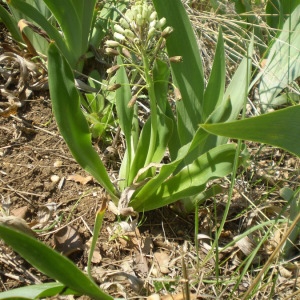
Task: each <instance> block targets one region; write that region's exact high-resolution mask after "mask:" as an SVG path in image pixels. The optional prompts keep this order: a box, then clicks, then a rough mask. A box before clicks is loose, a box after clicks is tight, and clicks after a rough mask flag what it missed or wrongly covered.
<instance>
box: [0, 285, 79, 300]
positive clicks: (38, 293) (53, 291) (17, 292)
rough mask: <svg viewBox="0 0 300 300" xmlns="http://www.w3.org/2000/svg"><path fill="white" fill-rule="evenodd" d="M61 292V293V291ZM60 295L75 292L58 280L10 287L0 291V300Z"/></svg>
mask: <svg viewBox="0 0 300 300" xmlns="http://www.w3.org/2000/svg"><path fill="white" fill-rule="evenodd" d="M62 292H63V293H62ZM60 293H62V294H61V295H76V294H78V293H77V292H75V291H73V290H70V289H69V288H66V287H65V285H63V284H61V283H59V282H47V283H42V284H35V285H29V286H24V287H20V288H16V289H12V290H9V291H6V292H2V293H0V300H8V299H9V300H13V299H31V300H32V299H36V298H44V297H51V296H56V295H59V294H60Z"/></svg>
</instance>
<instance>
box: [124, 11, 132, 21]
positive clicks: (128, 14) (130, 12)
mask: <svg viewBox="0 0 300 300" xmlns="http://www.w3.org/2000/svg"><path fill="white" fill-rule="evenodd" d="M125 17H126V18H127V19H128V21H133V20H134V15H133V12H132V10H130V9H128V10H127V11H126V13H125Z"/></svg>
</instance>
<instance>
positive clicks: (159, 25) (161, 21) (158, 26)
mask: <svg viewBox="0 0 300 300" xmlns="http://www.w3.org/2000/svg"><path fill="white" fill-rule="evenodd" d="M166 22H167V20H166V18H161V19H160V20H159V21H158V22H157V23H156V26H155V27H156V28H157V29H160V28H162V27H163V26H165V24H166Z"/></svg>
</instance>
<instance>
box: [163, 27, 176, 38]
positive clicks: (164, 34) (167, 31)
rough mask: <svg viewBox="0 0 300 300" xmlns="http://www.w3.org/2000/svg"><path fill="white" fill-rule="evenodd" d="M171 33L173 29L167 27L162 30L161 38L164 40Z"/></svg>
mask: <svg viewBox="0 0 300 300" xmlns="http://www.w3.org/2000/svg"><path fill="white" fill-rule="evenodd" d="M172 32H173V27H171V26H167V27H166V28H165V29H164V30H163V32H162V33H161V36H162V37H164V38H166V37H168V36H169V35H170V34H171V33H172Z"/></svg>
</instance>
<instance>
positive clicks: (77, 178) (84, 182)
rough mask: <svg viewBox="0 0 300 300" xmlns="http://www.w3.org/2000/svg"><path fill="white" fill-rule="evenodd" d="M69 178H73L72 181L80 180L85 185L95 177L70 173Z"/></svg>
mask: <svg viewBox="0 0 300 300" xmlns="http://www.w3.org/2000/svg"><path fill="white" fill-rule="evenodd" d="M67 180H72V181H75V182H79V183H80V184H83V185H85V184H87V183H88V182H90V181H91V180H93V177H92V176H86V177H83V176H81V175H79V174H73V175H69V176H68V178H67Z"/></svg>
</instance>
